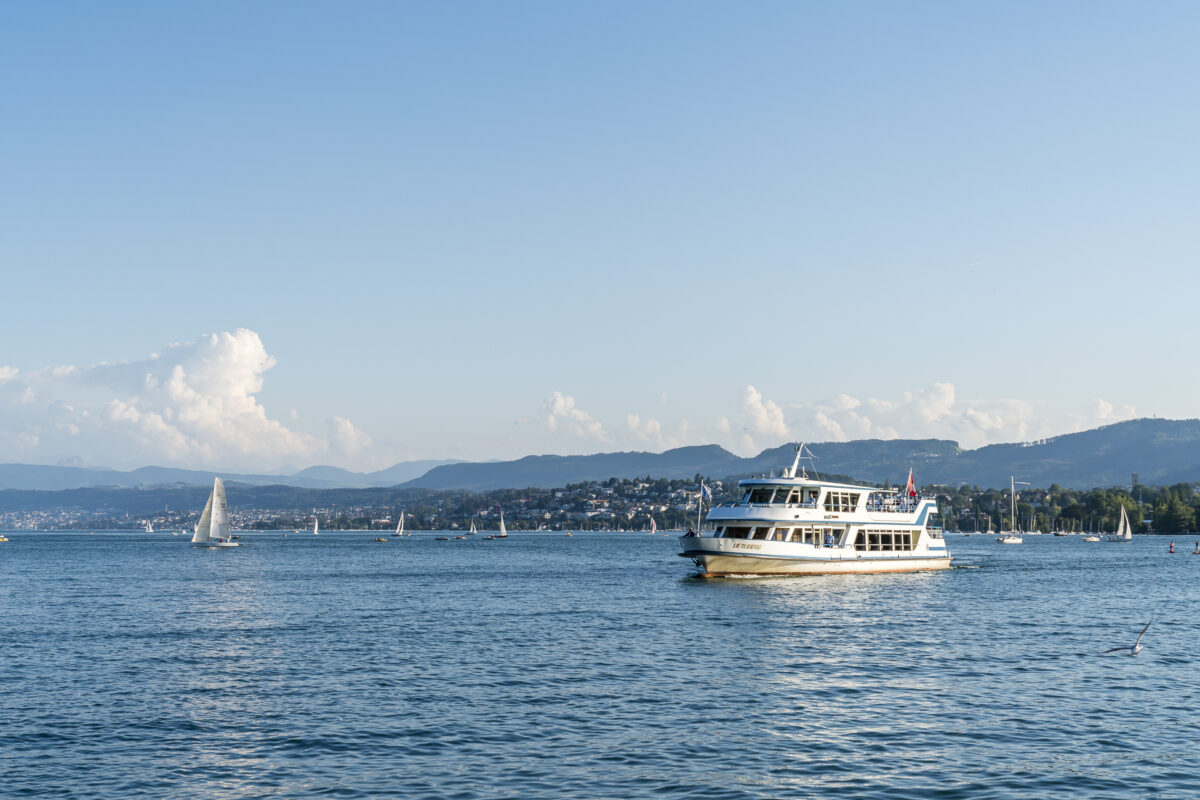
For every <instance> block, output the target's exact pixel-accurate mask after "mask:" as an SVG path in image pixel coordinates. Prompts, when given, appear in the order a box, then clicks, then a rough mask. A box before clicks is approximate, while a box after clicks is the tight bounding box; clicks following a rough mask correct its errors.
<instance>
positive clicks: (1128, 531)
mask: <svg viewBox="0 0 1200 800" xmlns="http://www.w3.org/2000/svg"><path fill="white" fill-rule="evenodd" d="M1117 538H1118V539H1121V540H1124V541H1132V540H1133V527H1132V526H1131V525H1130V524H1129V514H1127V513H1125V506H1121V523H1120V524H1119V525H1118V526H1117Z"/></svg>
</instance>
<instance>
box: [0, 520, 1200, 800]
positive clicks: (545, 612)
mask: <svg viewBox="0 0 1200 800" xmlns="http://www.w3.org/2000/svg"><path fill="white" fill-rule="evenodd" d="M9 536H10V538H11V541H10V542H8V543H4V544H0V609H2V614H3V616H2V617H0V645H2V649H0V666H2V674H0V783H2V786H0V794H2V795H3V796H5V797H24V796H56V797H77V798H84V797H153V798H183V797H188V798H192V797H205V798H244V797H272V798H308V797H345V798H359V797H364V798H365V797H404V798H477V797H479V798H491V797H511V798H651V797H653V798H664V797H665V798H670V797H695V798H786V797H814V798H822V797H839V798H845V797H856V798H958V797H962V798H1030V797H1063V798H1067V797H1070V798H1078V797H1091V798H1105V797H1114V798H1116V797H1120V798H1145V797H1158V798H1185V797H1187V798H1191V797H1196V796H1198V795H1200V757H1198V755H1197V751H1198V748H1200V670H1198V669H1197V660H1196V657H1195V652H1196V647H1197V640H1198V638H1200V622H1198V621H1197V620H1198V612H1200V609H1198V608H1197V606H1196V604H1195V602H1194V599H1195V598H1196V597H1197V592H1196V589H1195V587H1196V586H1197V585H1198V583H1200V556H1192V555H1190V551H1191V550H1192V541H1191V539H1188V540H1187V541H1182V540H1181V541H1180V542H1178V545H1179V547H1178V549H1179V550H1180V551H1181V552H1180V553H1178V554H1176V555H1168V554H1167V552H1166V551H1167V545H1168V541H1167V540H1165V539H1161V538H1151V537H1146V538H1142V537H1139V538H1138V539H1137V540H1135V541H1134V542H1133V543H1131V544H1108V543H1101V544H1087V543H1084V542H1082V541H1081V540H1080V539H1079V537H1070V538H1053V537H1049V536H1043V537H1027V538H1026V541H1025V544H1024V545H1021V546H1005V545H1000V544H997V543H996V542H995V541H993V540H992V539H991V538H989V537H984V536H974V537H971V538H962V537H960V536H957V535H949V536H948V539H949V544H950V547H951V549H952V552H953V553H954V555H955V556H956V562H955V563H956V565H957V568H955V569H952V570H949V571H945V572H941V573H928V574H919V575H886V576H846V577H816V578H811V577H810V578H780V579H748V580H702V579H696V578H693V577H689V576H691V575H692V573H693V572H694V569H693V568H692V566H691V564H690V562H687V561H685V560H683V559H680V558H678V557H676V556H675V552H676V549H677V545H676V541H675V539H674V538H673V537H663V536H658V537H649V536H646V535H644V534H641V535H604V534H576V535H575V536H574V537H572V538H567V537H564V536H562V535H548V534H526V535H522V534H514V535H513V536H512V537H511V538H510V539H509V540H507V541H503V542H489V541H484V540H483V539H482V537H478V538H474V539H469V540H466V541H449V542H439V541H435V540H434V539H433V537H432V535H422V534H418V535H416V536H412V537H409V538H405V539H403V540H395V539H393V540H391V541H389V542H387V543H386V544H383V543H376V542H374V541H372V538H373V536H374V534H334V533H328V534H322V535H321V536H320V537H315V536H311V535H307V534H291V535H290V536H288V537H286V538H284V537H283V536H281V535H280V534H278V533H271V534H246V535H245V537H244V539H243V542H244V545H245V546H244V547H242V548H240V549H237V550H225V551H221V550H216V551H214V550H202V549H194V548H191V547H189V546H188V544H187V540H186V538H184V537H181V536H170V535H164V534H138V535H131V534H102V533H96V534H95V535H88V534H87V533H59V534H47V533H28V532H16V533H11V534H9ZM1154 613H1157V615H1158V618H1157V621H1156V622H1155V623H1154V625H1153V626H1152V627H1151V628H1150V631H1149V633H1148V634H1147V635H1146V638H1145V639H1144V640H1143V644H1144V645H1145V648H1146V649H1145V650H1144V651H1143V652H1142V653H1141V654H1140V655H1139V656H1137V657H1135V658H1130V657H1128V656H1120V655H1115V656H1114V655H1107V656H1101V655H1098V653H1099V651H1101V650H1103V649H1105V648H1108V647H1113V646H1116V645H1120V644H1130V643H1132V641H1133V639H1134V638H1135V637H1136V635H1137V633H1138V631H1139V630H1140V628H1141V626H1142V624H1144V623H1145V621H1146V620H1148V619H1149V618H1150V616H1151V614H1154Z"/></svg>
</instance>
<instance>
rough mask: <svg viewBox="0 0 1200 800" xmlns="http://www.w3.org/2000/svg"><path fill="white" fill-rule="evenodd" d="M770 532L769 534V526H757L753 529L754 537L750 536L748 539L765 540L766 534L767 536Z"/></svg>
mask: <svg viewBox="0 0 1200 800" xmlns="http://www.w3.org/2000/svg"><path fill="white" fill-rule="evenodd" d="M770 532H771V526H770V525H759V526H758V527H757V528H755V529H754V535H753V536H751V537H750V538H751V539H766V538H767V534H769V533H770Z"/></svg>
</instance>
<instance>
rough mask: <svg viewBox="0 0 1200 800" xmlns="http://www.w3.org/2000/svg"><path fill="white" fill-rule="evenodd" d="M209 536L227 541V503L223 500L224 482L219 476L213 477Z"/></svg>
mask: <svg viewBox="0 0 1200 800" xmlns="http://www.w3.org/2000/svg"><path fill="white" fill-rule="evenodd" d="M208 535H209V538H211V539H220V540H221V541H224V542H227V541H229V504H228V503H226V502H225V484H224V483H222V482H221V479H220V478H214V479H213V501H212V525H211V526H210V527H209V531H208Z"/></svg>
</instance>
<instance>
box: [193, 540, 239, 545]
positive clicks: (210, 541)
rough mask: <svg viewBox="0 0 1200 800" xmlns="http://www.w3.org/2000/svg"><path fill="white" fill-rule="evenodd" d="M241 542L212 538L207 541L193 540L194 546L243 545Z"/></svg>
mask: <svg viewBox="0 0 1200 800" xmlns="http://www.w3.org/2000/svg"><path fill="white" fill-rule="evenodd" d="M241 546H242V543H241V542H218V541H216V540H212V539H210V540H209V541H207V542H192V547H241Z"/></svg>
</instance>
